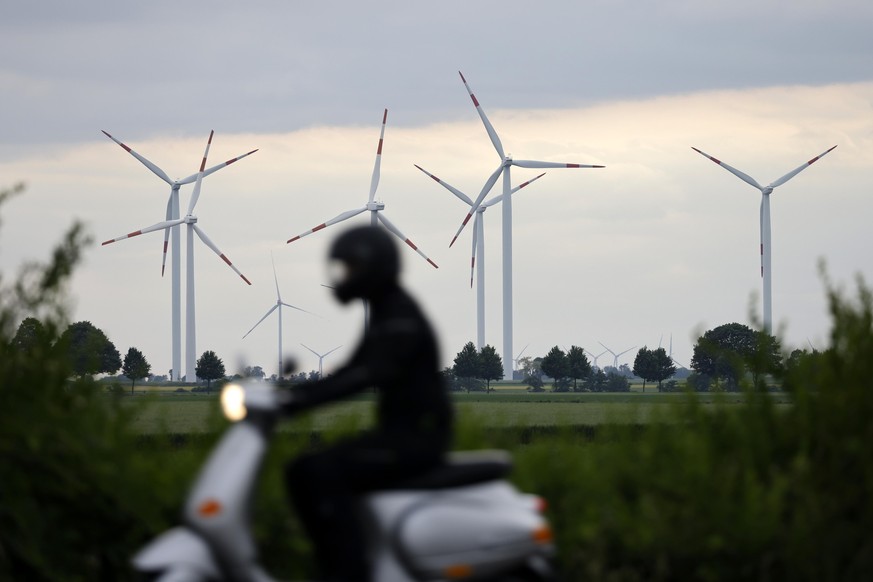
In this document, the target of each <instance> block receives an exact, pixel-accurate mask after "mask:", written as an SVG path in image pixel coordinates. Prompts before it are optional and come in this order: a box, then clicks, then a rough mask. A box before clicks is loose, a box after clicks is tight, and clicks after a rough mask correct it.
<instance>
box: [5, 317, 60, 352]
mask: <svg viewBox="0 0 873 582" xmlns="http://www.w3.org/2000/svg"><path fill="white" fill-rule="evenodd" d="M50 343H51V340H50V338H49V337H48V331H47V330H46V329H45V326H43V324H42V322H40V321H39V320H38V319H36V318H35V317H27V318H25V319H24V321H22V322H21V324H20V325H19V326H18V331H16V332H15V336H14V337H13V338H12V341H11V344H10V345H11V346H12V348H13V349H15V350H18V351H22V352H32V351H33V350H35V349H40V348H42V349H45V348H47V347H48V346H49V345H50Z"/></svg>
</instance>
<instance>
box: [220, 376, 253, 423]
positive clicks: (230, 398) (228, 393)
mask: <svg viewBox="0 0 873 582" xmlns="http://www.w3.org/2000/svg"><path fill="white" fill-rule="evenodd" d="M221 411H222V412H224V416H225V417H226V418H227V419H228V420H229V421H231V422H238V421H240V420H242V419H244V418H245V417H246V414H247V412H248V411H247V410H246V393H245V390H243V387H242V386H240V385H239V384H233V383H230V384H226V385H225V386H224V389H223V390H222V391H221Z"/></svg>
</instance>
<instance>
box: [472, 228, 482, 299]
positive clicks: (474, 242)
mask: <svg viewBox="0 0 873 582" xmlns="http://www.w3.org/2000/svg"><path fill="white" fill-rule="evenodd" d="M479 222H481V221H480V220H479V217H478V216H477V217H476V219H475V220H474V221H473V252H472V253H471V254H470V257H471V258H470V289H472V288H473V271H474V269H475V268H476V243H477V242H478V240H479V239H478V236H479Z"/></svg>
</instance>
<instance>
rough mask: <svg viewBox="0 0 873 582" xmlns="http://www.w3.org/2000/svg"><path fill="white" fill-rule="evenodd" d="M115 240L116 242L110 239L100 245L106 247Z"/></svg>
mask: <svg viewBox="0 0 873 582" xmlns="http://www.w3.org/2000/svg"><path fill="white" fill-rule="evenodd" d="M114 242H115V240H108V241H106V242H103V243H100V246H101V247H105V246H106V245H108V244H110V243H114Z"/></svg>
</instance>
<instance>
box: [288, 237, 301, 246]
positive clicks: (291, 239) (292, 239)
mask: <svg viewBox="0 0 873 582" xmlns="http://www.w3.org/2000/svg"><path fill="white" fill-rule="evenodd" d="M299 238H300V237H299V236H295V237H294V238H289V239H288V242H289V243H293V242H294V241H295V240H297V239H299ZM285 244H288V243H285Z"/></svg>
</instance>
